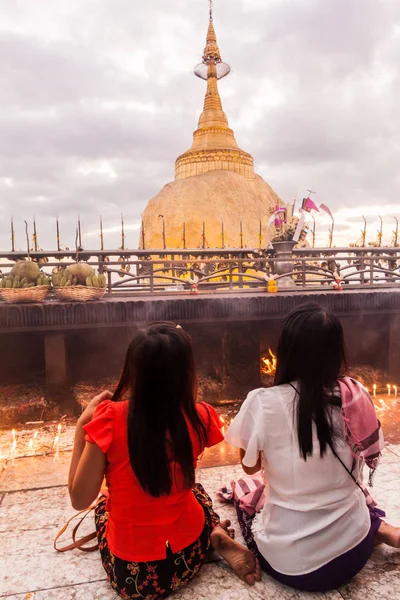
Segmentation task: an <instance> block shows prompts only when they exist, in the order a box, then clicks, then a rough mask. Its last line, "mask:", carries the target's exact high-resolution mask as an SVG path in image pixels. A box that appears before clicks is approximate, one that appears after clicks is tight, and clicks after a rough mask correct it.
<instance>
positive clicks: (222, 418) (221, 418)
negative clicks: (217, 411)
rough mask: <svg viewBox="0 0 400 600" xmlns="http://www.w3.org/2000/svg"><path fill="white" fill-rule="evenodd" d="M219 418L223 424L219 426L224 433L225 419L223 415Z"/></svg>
mask: <svg viewBox="0 0 400 600" xmlns="http://www.w3.org/2000/svg"><path fill="white" fill-rule="evenodd" d="M220 420H221V421H222V423H223V425H222V427H221V431H222V433H223V434H224V435H225V419H224V417H220Z"/></svg>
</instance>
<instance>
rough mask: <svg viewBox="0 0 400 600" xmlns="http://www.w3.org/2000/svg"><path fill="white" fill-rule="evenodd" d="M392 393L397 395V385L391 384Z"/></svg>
mask: <svg viewBox="0 0 400 600" xmlns="http://www.w3.org/2000/svg"><path fill="white" fill-rule="evenodd" d="M393 391H394V395H395V396H397V385H394V386H393Z"/></svg>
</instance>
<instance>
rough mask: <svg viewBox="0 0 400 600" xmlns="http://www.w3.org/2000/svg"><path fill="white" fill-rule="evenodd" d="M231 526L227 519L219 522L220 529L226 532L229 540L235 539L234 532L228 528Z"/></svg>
mask: <svg viewBox="0 0 400 600" xmlns="http://www.w3.org/2000/svg"><path fill="white" fill-rule="evenodd" d="M230 524H231V522H230V520H229V519H225V520H224V521H221V522H220V524H219V525H220V527H222V529H224V530H225V531H226V533H227V534H228V535H229V537H230V538H232V539H233V540H234V539H235V530H234V529H232V527H229V526H230Z"/></svg>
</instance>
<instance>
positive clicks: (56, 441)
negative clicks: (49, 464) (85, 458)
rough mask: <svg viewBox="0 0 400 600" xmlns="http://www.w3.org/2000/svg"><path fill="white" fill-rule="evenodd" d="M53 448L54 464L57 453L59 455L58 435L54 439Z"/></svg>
mask: <svg viewBox="0 0 400 600" xmlns="http://www.w3.org/2000/svg"><path fill="white" fill-rule="evenodd" d="M54 446H55V449H56V453H55V455H54V459H53V462H55V461H56V460H58V457H59V453H60V436H59V435H56V437H55V438H54Z"/></svg>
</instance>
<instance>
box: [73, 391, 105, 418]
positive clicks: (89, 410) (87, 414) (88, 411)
mask: <svg viewBox="0 0 400 600" xmlns="http://www.w3.org/2000/svg"><path fill="white" fill-rule="evenodd" d="M112 397H113V394H112V392H110V391H109V390H105V391H104V392H101V394H98V395H97V396H95V397H94V398H92V400H91V401H90V402H89V404H88V405H87V407H86V408H85V410H84V411H83V413H82V414H81V416H80V417H79V419H78V422H79V424H80V425H82V426H83V425H87V423H90V421H91V420H92V417H93V414H94V411H95V410H96V408H97V407H98V405H99V404H100V403H101V402H103V400H111V398H112Z"/></svg>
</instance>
